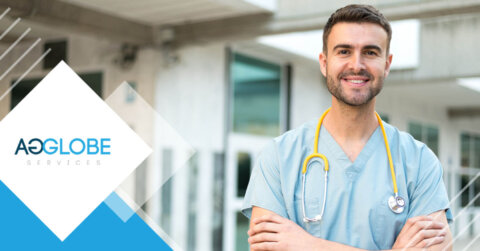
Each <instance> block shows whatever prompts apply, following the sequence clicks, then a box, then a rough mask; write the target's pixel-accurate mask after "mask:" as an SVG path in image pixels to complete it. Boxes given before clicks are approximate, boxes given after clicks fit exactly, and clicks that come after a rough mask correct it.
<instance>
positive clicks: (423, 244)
mask: <svg viewBox="0 0 480 251" xmlns="http://www.w3.org/2000/svg"><path fill="white" fill-rule="evenodd" d="M248 235H249V236H250V237H249V238H248V242H249V243H250V247H251V249H252V250H255V251H256V250H327V251H329V250H342V251H362V250H363V249H358V248H354V247H351V246H347V245H343V244H340V243H336V242H332V241H328V240H324V239H321V238H317V237H314V236H312V235H310V234H309V233H307V232H306V231H305V230H303V229H302V228H301V227H300V226H298V225H297V224H295V223H294V222H293V221H290V220H288V219H285V218H283V217H281V216H279V215H277V214H275V213H274V212H272V211H269V210H266V209H263V208H260V207H253V209H252V217H251V221H250V229H249V230H248ZM451 242H452V235H451V233H450V229H449V227H448V222H447V218H446V216H445V211H443V210H441V211H437V212H435V213H432V214H430V215H428V216H417V217H413V218H410V219H408V220H407V222H406V223H405V226H404V227H403V228H402V230H401V231H400V234H399V235H398V236H397V239H396V241H395V244H394V245H393V247H392V249H391V250H392V251H395V250H397V251H400V250H401V251H415V250H431V251H451V250H452V243H451Z"/></svg>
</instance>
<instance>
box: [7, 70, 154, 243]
mask: <svg viewBox="0 0 480 251" xmlns="http://www.w3.org/2000/svg"><path fill="white" fill-rule="evenodd" d="M20 138H23V139H24V140H25V141H27V140H29V139H32V138H39V139H42V140H45V139H47V138H54V139H57V140H58V139H60V138H63V139H64V140H65V141H66V142H69V141H70V140H72V139H73V138H81V139H84V140H85V139H86V138H97V139H100V138H110V139H111V142H110V145H111V148H110V149H107V150H108V151H110V152H111V154H110V155H85V154H83V155H72V154H70V155H58V154H55V155H47V154H45V153H43V154H39V155H32V154H29V155H25V152H24V151H21V152H20V153H19V154H18V155H15V154H14V153H15V150H16V148H17V145H18V142H19V140H20ZM0 139H1V140H0V179H1V180H2V181H3V182H4V183H5V185H7V186H8V187H9V188H10V190H12V192H13V193H15V195H16V196H17V197H18V198H19V199H20V200H22V201H23V202H24V203H25V205H26V206H27V207H29V208H30V210H32V212H33V213H35V214H36V215H37V216H38V218H40V220H42V221H43V222H44V223H45V225H46V226H48V227H49V228H50V230H52V231H53V232H54V233H55V234H56V235H57V237H58V238H60V240H62V241H63V240H65V238H67V237H68V235H70V233H71V232H73V231H74V230H75V229H76V228H77V226H78V225H79V224H80V223H81V222H83V220H84V219H85V218H86V217H87V216H88V215H90V213H91V212H92V211H93V210H94V209H95V208H96V207H97V206H98V205H99V204H100V203H101V202H102V201H103V200H105V199H106V198H107V197H108V195H109V194H110V193H111V192H112V191H113V190H114V189H115V188H116V187H118V186H119V185H120V183H121V182H122V181H123V180H124V179H125V178H126V177H127V176H128V175H129V174H130V173H131V172H132V171H133V170H135V168H136V167H137V166H138V165H139V164H140V163H141V162H142V161H143V160H144V159H145V158H146V157H147V156H148V155H149V154H150V153H151V149H150V148H149V147H148V145H147V144H145V142H143V141H142V140H141V139H140V138H139V137H138V136H137V135H136V134H135V132H133V131H132V130H131V129H130V128H129V127H128V125H127V124H126V123H125V122H124V121H123V120H122V119H120V117H119V116H118V115H117V114H116V113H115V112H114V111H112V109H111V108H110V107H109V106H108V105H107V104H106V103H105V102H104V101H103V100H102V99H101V98H100V97H98V95H96V94H95V93H94V92H93V91H92V90H91V89H90V88H89V87H88V86H87V85H86V84H85V82H83V80H81V79H80V77H78V75H77V74H76V73H75V72H74V71H73V70H72V69H71V68H70V67H68V65H67V64H65V63H64V62H61V63H59V64H58V65H57V66H56V67H55V68H54V69H53V70H52V71H51V72H50V73H49V74H48V75H47V76H46V77H45V78H44V79H43V80H42V81H41V82H40V83H39V84H38V85H37V86H36V87H35V88H34V89H33V90H32V91H31V92H30V93H29V94H28V95H27V97H25V98H24V99H23V100H22V102H20V103H19V104H18V105H17V106H16V107H15V109H14V110H12V111H11V112H10V113H9V114H8V115H7V116H6V117H5V118H4V119H3V120H2V121H1V122H0ZM26 143H27V142H26ZM64 148H65V147H64ZM67 149H68V148H67ZM87 159H88V160H89V161H90V163H89V165H87V164H86V161H87ZM27 160H31V161H32V162H31V163H32V165H30V166H28V165H27ZM38 160H39V161H41V164H40V165H37V164H36V163H37V162H36V161H38ZM47 160H50V161H51V163H50V165H47ZM67 160H69V161H70V164H69V165H66V161H67ZM77 160H80V165H76V163H77V162H76V161H77ZM97 160H100V162H101V165H96V163H97ZM57 161H62V164H60V165H58V163H57Z"/></svg>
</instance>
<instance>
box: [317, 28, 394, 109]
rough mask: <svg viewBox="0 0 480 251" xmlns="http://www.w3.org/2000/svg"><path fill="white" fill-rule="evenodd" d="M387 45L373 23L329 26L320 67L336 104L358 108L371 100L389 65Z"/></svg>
mask: <svg viewBox="0 0 480 251" xmlns="http://www.w3.org/2000/svg"><path fill="white" fill-rule="evenodd" d="M387 43H388V39H387V33H386V32H385V30H384V29H383V28H382V27H381V26H380V25H377V24H373V23H347V22H341V23H337V24H335V25H334V26H333V27H332V30H331V32H330V34H329V35H328V42H327V51H326V52H323V53H322V54H320V67H321V70H322V74H323V75H324V76H325V77H326V78H327V87H328V90H329V91H330V93H331V94H332V95H333V96H334V97H335V98H336V99H337V100H338V101H340V102H343V103H345V104H347V105H351V106H360V105H364V104H367V103H369V102H370V101H371V100H372V99H373V98H375V96H376V95H377V94H378V93H379V92H380V90H381V89H382V87H383V80H384V79H385V78H386V77H387V75H388V73H389V70H390V64H391V62H392V56H391V55H388V56H387V53H388V52H387Z"/></svg>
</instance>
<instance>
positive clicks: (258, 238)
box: [248, 233, 279, 244]
mask: <svg viewBox="0 0 480 251" xmlns="http://www.w3.org/2000/svg"><path fill="white" fill-rule="evenodd" d="M278 241H279V237H278V234H275V233H259V234H256V235H254V236H252V237H250V238H248V243H250V244H255V243H260V242H278Z"/></svg>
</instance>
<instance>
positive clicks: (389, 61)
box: [383, 54, 393, 78]
mask: <svg viewBox="0 0 480 251" xmlns="http://www.w3.org/2000/svg"><path fill="white" fill-rule="evenodd" d="M392 58H393V55H392V54H390V55H388V57H387V61H386V62H385V73H384V76H383V77H384V78H386V77H387V76H388V74H389V73H390V65H392Z"/></svg>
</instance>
